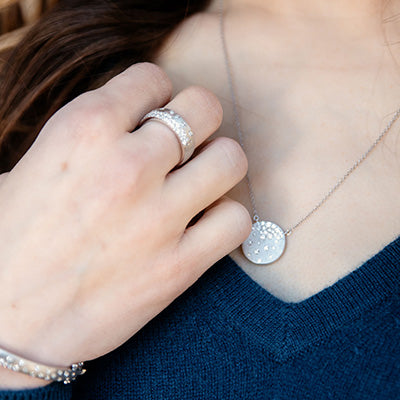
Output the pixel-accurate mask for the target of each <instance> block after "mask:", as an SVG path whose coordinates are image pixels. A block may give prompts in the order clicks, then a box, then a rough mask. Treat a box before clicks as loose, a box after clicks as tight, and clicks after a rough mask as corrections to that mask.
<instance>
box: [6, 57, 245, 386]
mask: <svg viewBox="0 0 400 400" xmlns="http://www.w3.org/2000/svg"><path fill="white" fill-rule="evenodd" d="M170 96H171V84H170V81H169V80H168V78H167V77H166V75H165V74H164V73H163V72H162V71H161V70H160V69H159V68H158V67H157V66H155V65H153V64H147V63H143V64H137V65H135V66H133V67H131V68H129V69H128V70H127V71H125V72H124V73H122V74H120V75H118V76H117V77H115V78H114V79H112V80H111V81H110V82H108V83H107V84H106V85H105V86H103V87H101V88H99V89H97V90H94V91H92V92H89V93H85V94H83V95H81V96H79V97H78V98H77V99H75V100H74V101H72V102H71V103H69V104H68V105H66V106H65V107H63V108H62V109H61V110H60V111H59V112H57V113H56V114H55V115H54V116H53V117H52V118H51V119H50V120H49V121H48V123H47V124H46V126H45V127H44V128H43V130H42V131H41V133H40V135H39V136H38V138H37V140H36V141H35V142H34V144H33V145H32V147H31V148H30V150H29V151H28V152H27V153H26V155H25V156H24V157H23V158H22V159H21V160H20V162H19V163H18V164H17V165H16V166H15V168H14V169H13V170H12V171H11V172H10V173H9V174H6V175H5V176H4V177H3V179H2V180H1V181H0V210H1V213H2V218H1V219H0V266H1V270H0V274H1V275H0V281H1V291H0V307H1V309H0V347H4V348H6V349H8V350H9V351H11V352H14V353H17V354H18V355H21V356H23V357H25V358H29V359H32V360H35V361H37V362H42V363H44V364H49V365H61V366H68V365H70V364H71V363H73V362H77V361H82V360H89V359H93V358H96V357H99V356H101V355H103V354H105V353H107V352H110V351H111V350H113V349H115V348H116V347H118V346H119V345H121V344H122V343H123V342H125V341H126V340H127V339H128V338H130V337H131V336H132V335H133V334H135V333H136V332H137V331H138V330H139V329H140V328H142V327H143V326H144V325H145V324H146V323H147V322H148V321H149V320H151V319H152V318H153V317H154V316H156V315H157V314H158V313H159V312H160V311H162V310H163V309H164V308H165V307H166V306H167V305H168V304H169V303H171V301H172V300H174V299H175V298H176V297H177V296H178V295H179V294H181V293H182V292H183V291H184V290H185V289H187V288H188V287H189V286H190V285H191V284H193V283H194V282H195V281H196V280H197V279H198V278H199V276H200V275H201V274H202V273H203V272H204V271H205V270H206V269H207V268H208V267H210V266H211V265H212V264H213V263H215V262H216V261H217V260H218V259H220V258H221V257H223V256H224V255H225V254H227V253H229V252H230V251H232V250H233V249H234V248H235V247H237V246H238V245H239V244H240V243H241V242H242V241H243V240H244V239H245V238H246V237H247V236H248V234H249V233H250V229H251V227H250V226H251V221H250V217H249V215H248V212H247V210H246V209H245V208H244V207H243V206H242V205H240V204H239V203H237V202H234V201H232V200H229V199H227V198H223V197H222V198H221V196H223V195H224V194H225V193H226V192H227V191H228V190H229V189H231V188H232V187H233V186H234V185H236V184H237V183H238V182H239V181H240V180H241V179H242V178H243V177H244V175H245V173H246V169H247V162H246V158H245V155H244V153H243V151H242V149H241V147H240V146H239V145H238V144H237V143H236V142H234V141H233V140H231V139H227V138H218V139H215V140H213V141H212V142H210V143H209V144H208V145H207V146H205V147H204V148H202V149H201V151H200V152H199V153H198V154H197V155H196V156H195V157H194V158H192V159H191V160H190V161H189V162H188V163H186V164H185V165H183V166H182V167H181V168H179V169H174V167H175V166H176V164H177V163H178V161H179V157H180V147H179V143H178V140H177V138H176V137H175V135H174V133H173V132H171V131H170V130H169V128H167V127H166V126H164V125H163V124H161V123H159V122H157V121H150V122H148V123H146V124H144V125H143V126H142V127H140V128H139V129H138V130H136V131H135V132H134V133H129V132H132V131H133V130H134V129H135V127H136V126H137V125H138V122H139V121H140V119H141V118H142V117H143V116H144V115H145V114H146V113H147V112H148V111H150V110H151V109H154V108H157V107H161V106H164V105H165V103H166V102H168V101H169V99H170ZM166 106H167V107H168V108H171V109H173V110H174V111H176V112H178V113H179V114H180V115H182V116H183V118H184V119H185V120H186V121H187V122H188V124H189V125H190V126H191V127H192V130H193V131H194V133H195V141H196V145H199V144H201V143H202V142H203V141H204V140H205V139H206V138H207V137H209V136H210V135H211V134H212V133H213V132H214V131H215V130H216V129H217V128H218V127H219V125H220V123H221V119H222V109H221V106H220V104H219V102H218V100H217V99H216V97H215V96H214V95H213V94H212V93H210V92H209V91H207V90H206V89H203V88H199V87H190V88H188V89H185V90H184V91H182V92H180V93H179V94H178V95H177V96H176V97H175V98H174V99H173V100H172V101H170V102H169V103H168V104H167V105H166ZM173 169H174V170H173ZM171 170H173V171H172V172H171ZM205 208H206V212H205V213H204V215H203V216H202V217H201V218H200V219H199V220H198V221H197V222H196V223H195V224H194V225H191V226H190V227H189V228H187V225H188V223H189V221H190V220H191V219H192V218H193V217H194V216H195V215H196V214H198V213H199V212H200V211H201V210H203V209H205ZM5 372H7V378H6V379H5V378H4V379H3V383H2V385H3V387H7V385H8V386H9V387H10V386H13V384H12V382H13V381H14V382H15V386H38V385H43V384H45V383H44V381H39V380H36V379H33V378H30V377H27V376H24V375H22V374H18V373H15V372H11V371H6V370H4V371H3V370H2V371H0V373H1V374H2V375H1V376H3V377H5V376H6V375H5ZM5 380H6V381H7V384H5V383H4V382H5ZM0 382H1V378H0Z"/></svg>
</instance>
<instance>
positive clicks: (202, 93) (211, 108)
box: [183, 86, 223, 130]
mask: <svg viewBox="0 0 400 400" xmlns="http://www.w3.org/2000/svg"><path fill="white" fill-rule="evenodd" d="M183 92H186V95H188V96H189V98H190V99H191V102H192V103H193V104H196V108H198V109H199V111H200V112H201V113H202V114H204V115H206V116H207V120H208V123H209V124H210V125H212V128H213V129H214V130H216V129H217V128H218V127H219V126H220V125H221V123H222V118H223V109H222V106H221V103H220V101H219V100H218V97H217V96H216V95H215V94H214V93H213V92H211V91H210V90H208V89H206V88H204V87H202V86H189V87H188V88H186V89H184V90H183Z"/></svg>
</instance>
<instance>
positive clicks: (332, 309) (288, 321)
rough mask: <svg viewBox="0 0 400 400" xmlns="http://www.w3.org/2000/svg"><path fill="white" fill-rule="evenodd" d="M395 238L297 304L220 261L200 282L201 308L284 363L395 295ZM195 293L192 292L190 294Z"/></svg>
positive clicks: (399, 248)
mask: <svg viewBox="0 0 400 400" xmlns="http://www.w3.org/2000/svg"><path fill="white" fill-rule="evenodd" d="M399 282H400V236H399V237H397V239H395V240H393V241H392V242H391V243H389V244H388V245H386V246H385V247H384V248H383V249H382V250H380V251H379V252H378V253H377V254H375V255H374V256H372V257H371V258H370V259H368V260H367V261H365V262H364V263H363V264H362V265H361V266H360V267H358V268H357V269H356V270H355V271H353V272H351V273H350V274H349V275H347V276H345V277H344V278H342V279H340V280H339V281H337V282H336V283H334V284H333V285H332V286H329V287H327V288H326V289H324V290H322V291H320V292H318V293H316V294H315V295H313V296H311V297H309V298H308V299H305V300H303V301H301V302H299V303H287V302H284V301H282V300H280V299H278V298H276V297H275V296H273V295H272V294H270V293H269V292H268V291H267V290H265V289H264V288H263V287H261V286H260V285H259V284H258V283H257V282H255V281H254V280H252V279H251V278H250V276H249V275H247V274H246V273H245V272H244V271H243V270H242V269H241V268H240V267H239V266H238V264H236V263H235V261H234V260H233V259H232V258H231V257H229V256H226V257H224V258H223V259H221V260H220V261H219V262H218V263H217V264H215V266H214V267H213V268H212V269H211V270H210V271H208V272H207V273H206V274H205V276H204V278H202V279H200V281H199V284H198V285H196V286H197V288H198V294H199V300H200V301H201V302H202V306H204V307H206V308H207V307H211V308H212V310H210V312H215V311H217V310H218V315H222V316H223V318H224V319H225V322H228V323H229V324H230V325H231V326H232V327H234V328H235V330H236V331H237V330H240V332H241V333H242V334H245V335H248V336H249V335H250V337H251V340H252V341H253V342H257V343H258V344H259V345H261V346H262V347H263V348H264V349H265V350H267V351H268V352H269V353H271V355H272V356H273V357H274V358H276V360H277V361H284V360H286V359H288V358H289V357H291V356H292V355H293V354H294V353H297V352H299V351H300V350H301V349H303V348H304V347H305V346H307V345H308V344H310V343H313V342H316V341H318V340H319V339H322V338H324V337H327V336H328V335H329V334H330V333H332V332H333V331H335V330H336V329H338V328H340V327H342V326H344V325H346V324H348V323H351V321H353V320H355V319H357V318H360V317H361V316H362V315H363V313H364V312H366V311H367V310H368V309H370V308H373V307H374V306H375V305H377V304H378V303H379V302H381V301H383V300H384V299H386V298H388V297H390V296H393V295H394V294H396V293H397V294H398V293H399ZM196 292H197V290H196Z"/></svg>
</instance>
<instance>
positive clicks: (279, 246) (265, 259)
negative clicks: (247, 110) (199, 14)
mask: <svg viewBox="0 0 400 400" xmlns="http://www.w3.org/2000/svg"><path fill="white" fill-rule="evenodd" d="M219 17H220V18H219V21H220V36H221V43H222V48H223V54H224V59H225V66H226V72H227V77H228V83H229V90H230V95H231V99H232V108H233V115H234V122H235V125H236V130H237V135H238V138H239V143H240V145H241V146H242V148H243V150H245V145H244V141H243V133H242V129H241V124H240V119H239V111H238V109H239V103H238V97H237V94H236V90H235V82H234V79H233V73H232V65H231V64H232V63H231V61H230V58H229V55H228V50H227V45H226V38H225V29H224V1H223V0H221V1H220V12H219ZM399 116H400V108H399V109H398V110H397V111H396V112H395V113H394V115H393V118H392V119H391V120H390V121H389V123H388V124H387V125H386V127H385V128H384V129H383V131H382V132H381V133H380V135H379V136H378V137H377V138H376V140H375V141H374V142H373V143H372V145H371V146H370V148H369V149H368V150H367V151H366V152H365V153H364V154H363V155H362V156H361V157H360V158H359V159H358V160H357V161H356V162H355V163H354V164H353V166H352V167H350V168H349V169H348V170H347V171H346V173H345V174H344V175H343V176H342V177H341V178H340V179H339V180H338V181H337V182H336V184H335V185H334V186H333V187H332V188H331V189H330V190H329V191H328V193H327V194H326V195H325V196H324V197H323V198H322V199H321V200H320V201H319V202H318V203H317V204H316V205H315V206H314V208H313V209H312V210H310V211H309V212H308V213H307V214H305V215H304V216H303V217H302V218H301V219H300V220H299V221H298V222H297V223H296V224H294V225H293V226H292V227H291V228H289V229H287V230H285V231H284V230H283V229H282V228H281V227H280V226H279V225H277V224H276V223H274V222H272V221H264V220H261V219H260V217H259V215H258V212H257V209H256V201H255V196H254V191H253V188H252V185H251V181H250V178H249V175H248V174H246V182H247V186H248V190H249V196H250V201H251V206H252V210H253V227H252V231H251V233H250V235H249V237H248V238H247V239H246V240H245V241H244V242H243V244H242V251H243V254H244V255H245V257H246V258H247V259H248V260H249V261H251V262H253V263H254V264H270V263H272V262H274V261H276V260H277V259H278V258H279V257H280V256H281V255H282V254H283V252H284V250H285V246H286V238H287V237H288V236H290V235H291V234H292V232H293V231H294V230H295V229H296V228H297V227H298V226H300V225H301V224H302V223H303V222H304V221H306V220H307V219H308V218H310V217H311V215H312V214H314V213H315V212H316V211H317V210H318V209H319V208H320V207H321V206H322V205H323V204H324V203H325V202H326V201H327V200H328V198H329V197H330V196H331V195H332V194H333V193H334V192H335V191H336V190H337V189H338V188H339V186H341V185H342V184H343V182H344V181H345V180H346V179H347V178H348V177H349V175H350V174H351V173H352V172H354V170H355V169H356V168H357V167H358V166H359V165H360V164H361V163H362V162H363V161H364V160H365V159H366V158H367V157H368V156H369V155H370V153H371V152H372V150H373V149H374V148H375V147H376V146H377V145H378V144H379V143H380V142H381V140H382V139H383V137H384V136H385V135H386V133H387V132H388V131H389V130H390V128H391V127H392V125H393V124H394V122H395V121H396V120H397V119H398V117H399Z"/></svg>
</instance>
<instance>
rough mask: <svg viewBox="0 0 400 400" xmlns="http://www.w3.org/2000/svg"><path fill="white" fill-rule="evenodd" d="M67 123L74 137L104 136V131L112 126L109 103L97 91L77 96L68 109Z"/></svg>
mask: <svg viewBox="0 0 400 400" xmlns="http://www.w3.org/2000/svg"><path fill="white" fill-rule="evenodd" d="M68 113H69V115H68V124H69V129H70V130H71V133H72V134H73V135H74V136H75V137H84V138H91V137H96V138H97V137H99V136H106V135H104V131H105V130H107V129H109V127H110V126H112V118H111V115H110V104H109V102H108V101H107V98H106V96H104V95H103V94H101V93H99V92H98V91H93V92H88V93H85V94H83V95H81V96H79V97H78V98H77V99H76V101H75V102H73V103H71V105H70V107H69V109H68Z"/></svg>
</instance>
